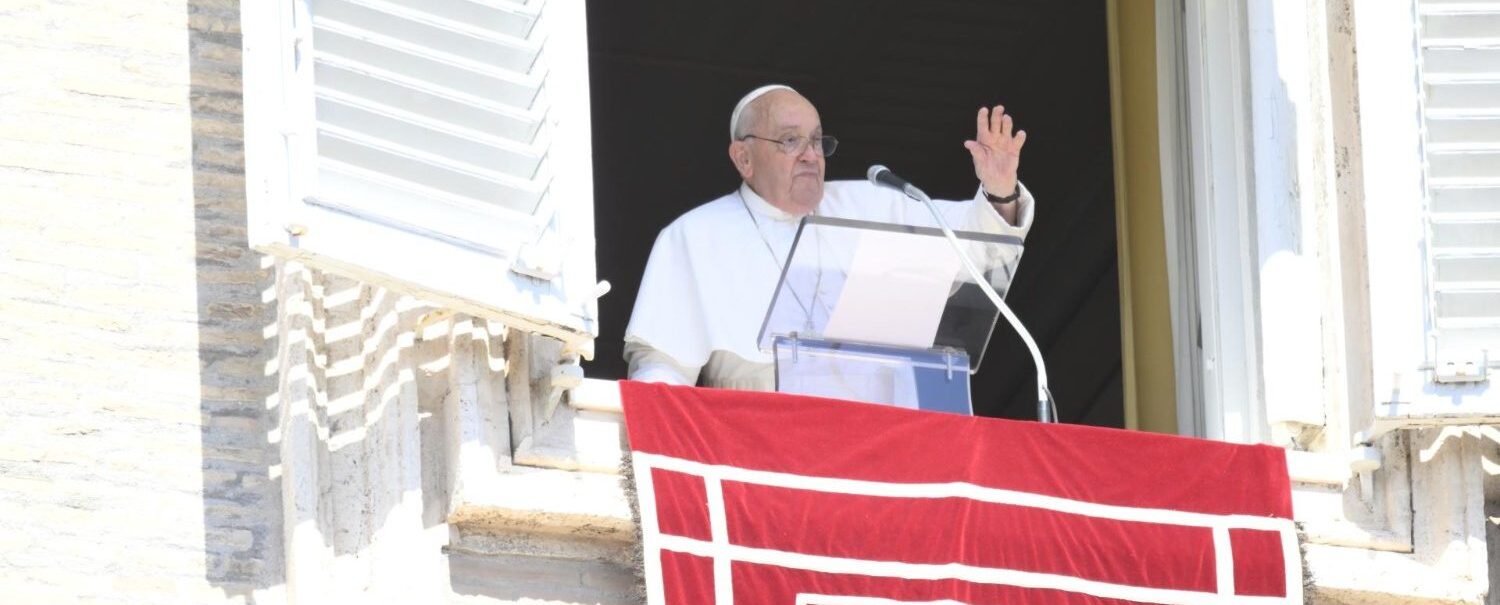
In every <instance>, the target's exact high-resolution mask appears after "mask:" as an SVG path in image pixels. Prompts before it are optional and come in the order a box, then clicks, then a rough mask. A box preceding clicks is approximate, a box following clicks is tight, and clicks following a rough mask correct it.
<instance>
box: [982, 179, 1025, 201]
mask: <svg viewBox="0 0 1500 605" xmlns="http://www.w3.org/2000/svg"><path fill="white" fill-rule="evenodd" d="M979 190H980V191H984V199H987V200H989V201H990V203H991V204H1009V203H1011V202H1014V201H1016V200H1019V199H1021V184H1020V183H1016V190H1015V191H1012V192H1010V195H1007V196H1005V197H1000V196H998V195H995V194H993V193H990V192H989V191H985V189H984V187H980V188H979Z"/></svg>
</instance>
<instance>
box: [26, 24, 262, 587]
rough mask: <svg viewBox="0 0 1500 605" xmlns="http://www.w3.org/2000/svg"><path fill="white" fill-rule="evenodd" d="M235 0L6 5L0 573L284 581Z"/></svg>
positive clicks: (72, 582)
mask: <svg viewBox="0 0 1500 605" xmlns="http://www.w3.org/2000/svg"><path fill="white" fill-rule="evenodd" d="M237 13H238V5H237V3H236V2H233V1H225V0H193V1H192V2H187V3H185V2H182V1H180V0H179V1H166V0H144V1H140V2H83V1H68V0H58V1H53V0H48V1H35V2H33V1H22V2H9V3H6V5H5V6H4V8H3V9H0V63H3V65H5V74H6V75H5V77H4V78H3V81H0V89H3V90H0V115H3V116H4V118H3V119H0V192H3V194H0V317H3V319H0V595H5V597H4V598H5V600H7V601H9V602H27V603H49V602H101V603H106V602H108V603H113V602H152V603H171V602H193V603H200V602H214V601H217V600H242V597H244V596H246V595H248V594H250V593H251V592H252V591H254V590H256V589H257V588H262V587H265V586H270V585H274V584H279V583H280V577H281V575H282V562H281V557H280V552H281V550H282V549H281V540H280V515H279V512H278V511H277V509H276V507H275V504H276V502H277V501H278V499H279V498H278V494H277V488H276V485H275V483H274V480H273V479H272V477H271V474H270V472H269V469H271V468H272V467H273V466H274V465H275V463H276V460H275V452H274V451H272V450H270V449H268V448H267V447H266V443H267V441H266V435H267V431H268V429H269V428H270V426H269V424H268V419H267V416H266V413H265V397H266V395H267V394H268V393H270V392H271V390H272V389H273V387H274V379H273V378H272V377H270V376H268V375H267V372H266V363H267V362H268V361H269V360H270V359H271V352H272V346H273V344H274V342H268V341H267V338H266V335H265V333H264V330H265V329H266V327H267V326H268V325H270V324H271V323H272V322H273V320H274V314H273V312H274V306H273V305H270V304H267V303H266V302H265V301H264V299H263V294H264V292H265V291H266V290H267V289H268V288H269V286H270V281H269V273H268V272H267V271H266V270H265V269H263V267H262V266H261V264H260V259H259V258H258V257H257V256H256V255H254V254H252V253H250V251H249V250H248V249H247V248H246V247H245V234H244V228H243V214H244V207H243V202H242V200H243V194H242V190H243V182H242V178H241V174H242V171H241V168H240V167H241V165H242V161H243V160H242V158H241V157H240V152H239V142H238V141H239V137H240V134H239V128H240V126H239V123H240V116H239V113H238V97H239V90H238V82H237V78H238V76H237V74H238V71H239V59H238V55H239V46H240V41H239V37H238V34H237V28H236V27H235V25H234V23H235V21H236V18H235V15H237Z"/></svg>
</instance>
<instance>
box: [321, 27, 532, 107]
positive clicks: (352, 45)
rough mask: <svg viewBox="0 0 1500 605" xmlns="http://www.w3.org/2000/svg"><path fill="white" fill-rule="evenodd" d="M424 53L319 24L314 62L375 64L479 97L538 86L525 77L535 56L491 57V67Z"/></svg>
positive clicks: (378, 37)
mask: <svg viewBox="0 0 1500 605" xmlns="http://www.w3.org/2000/svg"><path fill="white" fill-rule="evenodd" d="M429 50H430V49H427V48H425V47H422V46H418V45H415V44H410V43H408V42H407V41H405V40H401V39H395V38H389V37H386V36H382V35H379V34H375V33H372V32H368V31H365V30H362V29H359V28H357V27H352V26H349V25H347V24H344V23H339V22H336V21H320V22H319V27H318V57H319V58H320V59H323V60H327V59H330V58H334V59H341V60H343V61H347V62H358V63H363V64H367V65H378V66H380V69H381V70H383V71H386V72H390V73H396V74H400V75H401V76H403V77H406V78H409V79H412V80H417V81H425V82H432V83H434V84H436V85H438V86H441V87H444V88H449V89H453V90H460V91H465V92H468V93H470V94H480V95H484V94H485V91H487V90H488V89H489V88H490V87H493V86H496V85H498V84H501V83H507V82H513V83H516V84H522V85H530V86H531V87H532V88H535V86H536V85H535V83H536V82H537V81H538V75H533V74H531V73H530V71H531V62H533V61H535V59H536V56H535V54H534V53H533V54H530V55H527V54H523V53H496V54H494V55H493V58H494V59H495V62H494V63H492V64H485V63H480V62H477V61H470V60H467V59H464V58H462V57H455V56H452V55H446V54H442V53H435V52H429Z"/></svg>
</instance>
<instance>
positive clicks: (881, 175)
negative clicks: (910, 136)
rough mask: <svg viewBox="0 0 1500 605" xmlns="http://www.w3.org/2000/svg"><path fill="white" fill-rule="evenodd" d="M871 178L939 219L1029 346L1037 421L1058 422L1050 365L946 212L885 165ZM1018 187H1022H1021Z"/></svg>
mask: <svg viewBox="0 0 1500 605" xmlns="http://www.w3.org/2000/svg"><path fill="white" fill-rule="evenodd" d="M868 176H869V179H870V182H872V183H875V184H876V185H881V186H886V187H893V188H895V189H898V190H900V191H901V192H902V193H905V194H906V195H907V197H910V198H912V199H914V200H917V201H919V202H922V203H923V204H924V205H926V206H927V211H928V212H931V213H932V218H934V219H936V220H937V224H938V227H939V228H940V229H942V231H943V237H945V238H947V240H948V243H949V244H951V245H952V246H953V252H954V253H956V254H958V259H959V261H961V262H962V263H963V265H964V269H966V270H968V272H969V276H970V277H972V278H974V283H976V284H978V285H979V289H980V290H982V291H984V295H985V296H987V297H989V299H990V302H992V303H995V307H997V308H999V309H1000V314H1001V315H1004V316H1005V321H1007V322H1009V323H1010V327H1011V328H1013V329H1015V331H1016V333H1017V334H1020V335H1021V342H1024V343H1026V350H1027V351H1029V352H1030V353H1031V361H1032V362H1033V363H1035V364H1036V418H1037V420H1038V421H1041V422H1057V416H1056V414H1055V413H1053V411H1052V406H1051V405H1050V404H1051V403H1052V392H1051V391H1050V390H1049V389H1048V388H1047V363H1046V362H1045V361H1043V360H1042V351H1041V350H1040V349H1038V348H1037V346H1036V340H1034V339H1032V338H1031V332H1028V331H1027V330H1026V327H1025V326H1023V325H1021V320H1020V318H1018V317H1016V314H1015V312H1013V311H1011V310H1010V305H1007V304H1005V299H1003V298H1000V293H999V292H996V291H995V288H994V287H993V286H991V285H990V280H989V279H988V278H987V277H985V275H984V274H983V273H981V272H980V271H979V267H977V266H975V265H974V261H973V260H971V259H970V258H969V255H968V253H966V252H964V249H963V244H961V243H959V241H958V236H957V235H955V234H954V233H953V229H952V228H950V227H948V221H947V220H946V219H944V218H943V213H941V212H938V209H937V205H935V204H933V203H932V198H930V197H928V196H927V193H926V192H923V191H922V190H921V189H918V188H917V187H916V185H912V184H911V183H908V182H906V181H905V180H903V179H901V178H900V177H898V176H896V175H895V173H892V172H891V171H890V169H889V168H886V167H885V166H881V165H879V164H876V165H874V166H871V167H870V172H869V174H868ZM1016 186H1017V187H1019V186H1020V185H1019V184H1018V185H1016Z"/></svg>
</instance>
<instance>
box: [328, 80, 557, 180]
mask: <svg viewBox="0 0 1500 605" xmlns="http://www.w3.org/2000/svg"><path fill="white" fill-rule="evenodd" d="M317 108H318V124H319V126H320V127H321V126H327V127H330V128H338V129H340V130H342V131H344V132H379V133H380V136H381V138H382V140H384V141H389V142H391V143H394V144H395V145H398V146H400V147H401V148H404V149H412V150H416V151H420V152H422V153H424V154H425V155H426V157H429V158H431V157H442V158H445V159H446V160H447V161H448V162H452V163H453V164H454V165H456V166H472V167H473V168H474V169H475V170H489V171H494V172H498V173H502V174H506V175H509V176H513V177H517V178H521V179H528V180H529V179H531V178H533V177H535V176H536V172H537V169H538V168H539V167H540V166H541V163H542V157H543V155H544V152H545V150H546V148H545V147H542V146H537V145H527V144H522V143H517V142H514V141H507V140H505V139H502V138H498V137H492V136H488V135H484V134H483V133H478V132H473V131H469V130H467V129H462V128H454V127H450V126H448V125H447V124H444V123H442V122H435V121H431V120H428V119H426V118H423V117H422V116H417V115H412V114H407V113H404V112H400V111H396V110H391V109H388V108H385V107H383V106H381V105H378V104H374V103H369V102H368V101H366V100H363V99H358V98H349V97H343V96H338V95H325V94H319V95H318V104H317Z"/></svg>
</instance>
